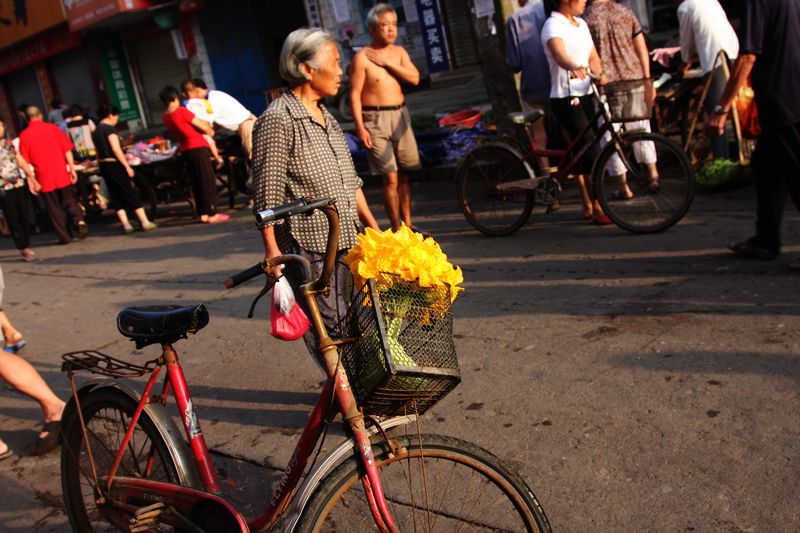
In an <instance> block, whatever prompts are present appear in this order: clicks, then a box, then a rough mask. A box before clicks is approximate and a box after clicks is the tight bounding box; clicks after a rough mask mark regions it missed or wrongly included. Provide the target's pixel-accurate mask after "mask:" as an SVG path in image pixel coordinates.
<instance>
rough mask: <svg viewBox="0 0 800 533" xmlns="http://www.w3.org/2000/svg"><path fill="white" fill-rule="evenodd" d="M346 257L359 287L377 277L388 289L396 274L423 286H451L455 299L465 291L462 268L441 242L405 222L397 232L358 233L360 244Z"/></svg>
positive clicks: (451, 298) (376, 279) (452, 295)
mask: <svg viewBox="0 0 800 533" xmlns="http://www.w3.org/2000/svg"><path fill="white" fill-rule="evenodd" d="M344 259H345V262H346V263H347V265H348V266H349V267H350V271H351V272H352V273H353V277H354V278H355V281H356V284H357V285H358V286H360V285H363V284H364V283H365V282H366V281H367V280H368V279H374V280H375V281H376V283H377V284H378V288H379V289H380V290H385V289H388V288H390V287H391V286H392V284H393V282H394V281H393V278H394V276H396V277H397V278H398V279H399V280H402V281H410V282H414V283H416V284H418V285H419V286H420V287H435V286H442V285H447V286H449V288H450V301H451V302H452V301H453V300H455V299H456V296H457V295H458V293H459V291H462V290H464V289H463V288H462V287H459V286H458V285H459V284H461V283H463V281H464V275H463V273H462V272H461V269H460V268H459V267H454V266H453V265H452V264H451V263H450V262H449V261H448V260H447V255H445V253H444V252H442V249H441V247H440V246H439V244H438V243H437V242H436V241H435V240H433V239H432V238H430V237H428V238H425V237H423V236H422V234H420V233H416V232H414V231H412V230H411V228H409V227H408V226H406V225H405V224H403V225H401V227H400V229H399V230H398V231H396V232H393V231H392V230H391V229H387V230H386V231H384V232H377V231H375V230H373V229H371V228H367V229H366V231H365V232H364V233H363V234H360V235H358V243H357V244H356V245H355V246H353V247H352V248H351V249H350V250H349V251H348V253H347V255H346V256H345V258H344ZM383 273H389V274H393V275H394V276H386V275H383Z"/></svg>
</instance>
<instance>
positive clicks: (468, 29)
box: [439, 0, 478, 67]
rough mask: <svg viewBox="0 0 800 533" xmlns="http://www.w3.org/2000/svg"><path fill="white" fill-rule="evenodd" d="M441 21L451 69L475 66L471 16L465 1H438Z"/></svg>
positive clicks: (476, 56) (475, 55)
mask: <svg viewBox="0 0 800 533" xmlns="http://www.w3.org/2000/svg"><path fill="white" fill-rule="evenodd" d="M439 3H440V5H441V7H442V21H443V23H444V26H445V30H446V31H447V45H448V46H449V47H450V60H451V64H452V66H453V67H463V66H465V65H475V64H477V63H478V52H477V50H476V48H475V37H474V35H473V33H472V14H471V13H470V9H469V3H468V2H467V1H466V0H440V2H439Z"/></svg>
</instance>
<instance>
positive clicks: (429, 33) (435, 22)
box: [417, 0, 450, 72]
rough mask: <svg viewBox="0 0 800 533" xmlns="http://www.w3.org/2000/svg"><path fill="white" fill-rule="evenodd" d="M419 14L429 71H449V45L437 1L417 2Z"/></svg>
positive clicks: (420, 0)
mask: <svg viewBox="0 0 800 533" xmlns="http://www.w3.org/2000/svg"><path fill="white" fill-rule="evenodd" d="M417 13H418V16H419V24H420V27H421V29H422V42H423V43H425V57H426V58H427V59H428V71H430V72H440V71H442V70H448V69H449V68H450V60H449V59H448V57H447V43H446V42H445V38H444V29H443V28H442V23H441V17H440V16H439V6H438V4H437V2H436V0H417Z"/></svg>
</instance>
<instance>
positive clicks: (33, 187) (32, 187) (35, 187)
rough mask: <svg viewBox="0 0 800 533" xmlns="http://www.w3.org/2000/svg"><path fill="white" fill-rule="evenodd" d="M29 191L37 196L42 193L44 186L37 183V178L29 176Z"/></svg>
mask: <svg viewBox="0 0 800 533" xmlns="http://www.w3.org/2000/svg"><path fill="white" fill-rule="evenodd" d="M28 190H29V191H31V194H32V195H34V196H36V195H37V194H39V193H40V192H42V186H41V185H39V182H38V181H36V179H35V178H33V177H31V176H28Z"/></svg>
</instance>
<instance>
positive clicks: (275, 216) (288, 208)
mask: <svg viewBox="0 0 800 533" xmlns="http://www.w3.org/2000/svg"><path fill="white" fill-rule="evenodd" d="M334 201H335V200H334V199H333V198H322V199H321V200H308V199H306V198H300V199H299V200H295V201H294V202H289V203H288V204H283V205H279V206H278V207H273V208H270V209H264V210H263V211H255V210H254V211H253V214H254V215H255V217H256V222H258V223H259V224H266V223H269V222H275V221H277V220H283V219H284V218H289V217H291V216H295V215H304V214H307V213H309V214H310V213H311V212H313V211H314V210H315V209H320V208H321V207H325V206H328V205H331V204H333V203H334Z"/></svg>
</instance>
